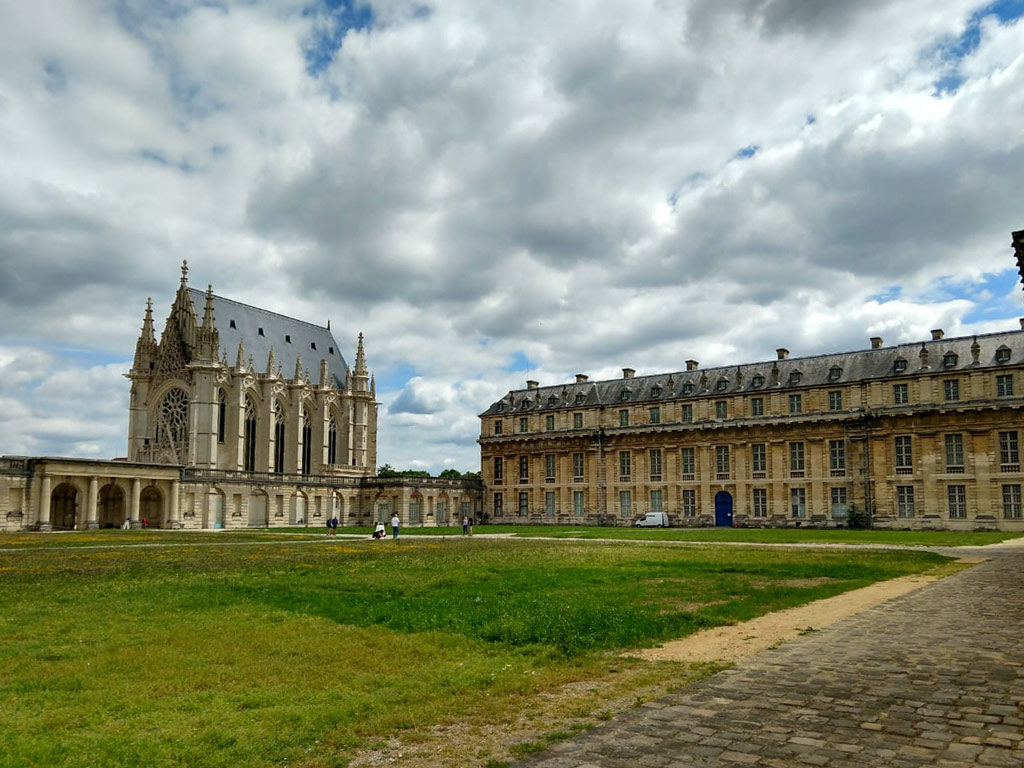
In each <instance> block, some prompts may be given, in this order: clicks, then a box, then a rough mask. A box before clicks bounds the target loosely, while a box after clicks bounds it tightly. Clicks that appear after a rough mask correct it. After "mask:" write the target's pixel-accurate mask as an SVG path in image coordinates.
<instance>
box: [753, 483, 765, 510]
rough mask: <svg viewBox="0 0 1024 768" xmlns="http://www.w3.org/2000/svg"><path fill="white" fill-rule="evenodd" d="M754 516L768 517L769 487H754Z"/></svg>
mask: <svg viewBox="0 0 1024 768" xmlns="http://www.w3.org/2000/svg"><path fill="white" fill-rule="evenodd" d="M753 501H754V506H753V512H754V517H768V489H767V488H754V489H753Z"/></svg>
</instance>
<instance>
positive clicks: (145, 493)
mask: <svg viewBox="0 0 1024 768" xmlns="http://www.w3.org/2000/svg"><path fill="white" fill-rule="evenodd" d="M139 524H140V525H142V526H144V527H145V528H163V527H164V496H163V494H162V493H160V491H159V489H157V488H156V487H155V486H152V485H149V486H146V487H145V488H143V490H142V495H141V496H139Z"/></svg>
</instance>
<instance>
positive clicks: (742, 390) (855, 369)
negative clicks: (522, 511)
mask: <svg viewBox="0 0 1024 768" xmlns="http://www.w3.org/2000/svg"><path fill="white" fill-rule="evenodd" d="M975 344H977V350H976V351H977V355H978V358H977V363H975V362H974V352H975V349H974V346H975ZM1021 363H1024V330H1018V331H1005V332H1001V333H989V334H983V335H978V336H963V337H959V338H951V339H946V338H932V339H929V340H928V341H924V342H909V343H906V344H897V345H895V346H892V347H883V346H878V347H877V348H874V347H873V348H871V349H864V350H857V351H853V352H837V353H832V354H825V355H816V356H811V357H793V358H790V357H783V356H781V355H780V359H776V360H765V361H761V362H755V363H742V364H740V365H728V366H720V367H716V368H699V369H694V370H683V371H672V372H667V373H658V374H653V375H649V376H636V377H631V378H619V379H608V380H604V381H582V382H569V383H565V384H556V385H553V386H545V387H534V388H532V389H531V388H527V389H518V390H513V391H511V392H509V393H508V394H507V395H505V396H504V397H503V398H502V399H501V400H498V401H497V402H495V403H493V404H491V406H490V407H489V408H488V409H487V410H486V411H484V412H483V413H481V414H480V416H498V415H514V414H517V413H526V412H529V411H546V410H555V409H557V408H573V407H577V408H579V407H586V406H594V405H605V406H611V405H622V406H626V405H629V404H630V403H637V402H643V403H645V404H648V405H655V404H656V403H657V402H659V401H661V400H671V399H688V398H697V397H716V396H717V397H722V396H728V395H737V394H757V393H758V392H759V391H761V392H763V391H773V390H779V389H785V390H794V391H795V390H798V389H801V388H806V387H820V386H838V385H841V384H850V383H853V382H862V381H871V380H875V379H885V378H892V379H895V380H898V379H900V378H906V377H913V376H920V375H922V374H925V373H928V374H932V375H942V374H949V373H956V372H965V371H970V370H975V369H978V368H988V367H1000V366H1004V365H1013V364H1018V365H1019V364H1021Z"/></svg>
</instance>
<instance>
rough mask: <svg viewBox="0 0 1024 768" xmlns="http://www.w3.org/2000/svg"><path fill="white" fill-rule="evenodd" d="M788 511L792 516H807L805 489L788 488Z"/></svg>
mask: <svg viewBox="0 0 1024 768" xmlns="http://www.w3.org/2000/svg"><path fill="white" fill-rule="evenodd" d="M789 511H790V514H791V515H792V516H793V517H806V516H807V489H806V488H790V489H789Z"/></svg>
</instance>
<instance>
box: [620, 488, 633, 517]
mask: <svg viewBox="0 0 1024 768" xmlns="http://www.w3.org/2000/svg"><path fill="white" fill-rule="evenodd" d="M619 516H620V517H632V516H633V494H631V493H630V492H629V491H619Z"/></svg>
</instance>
